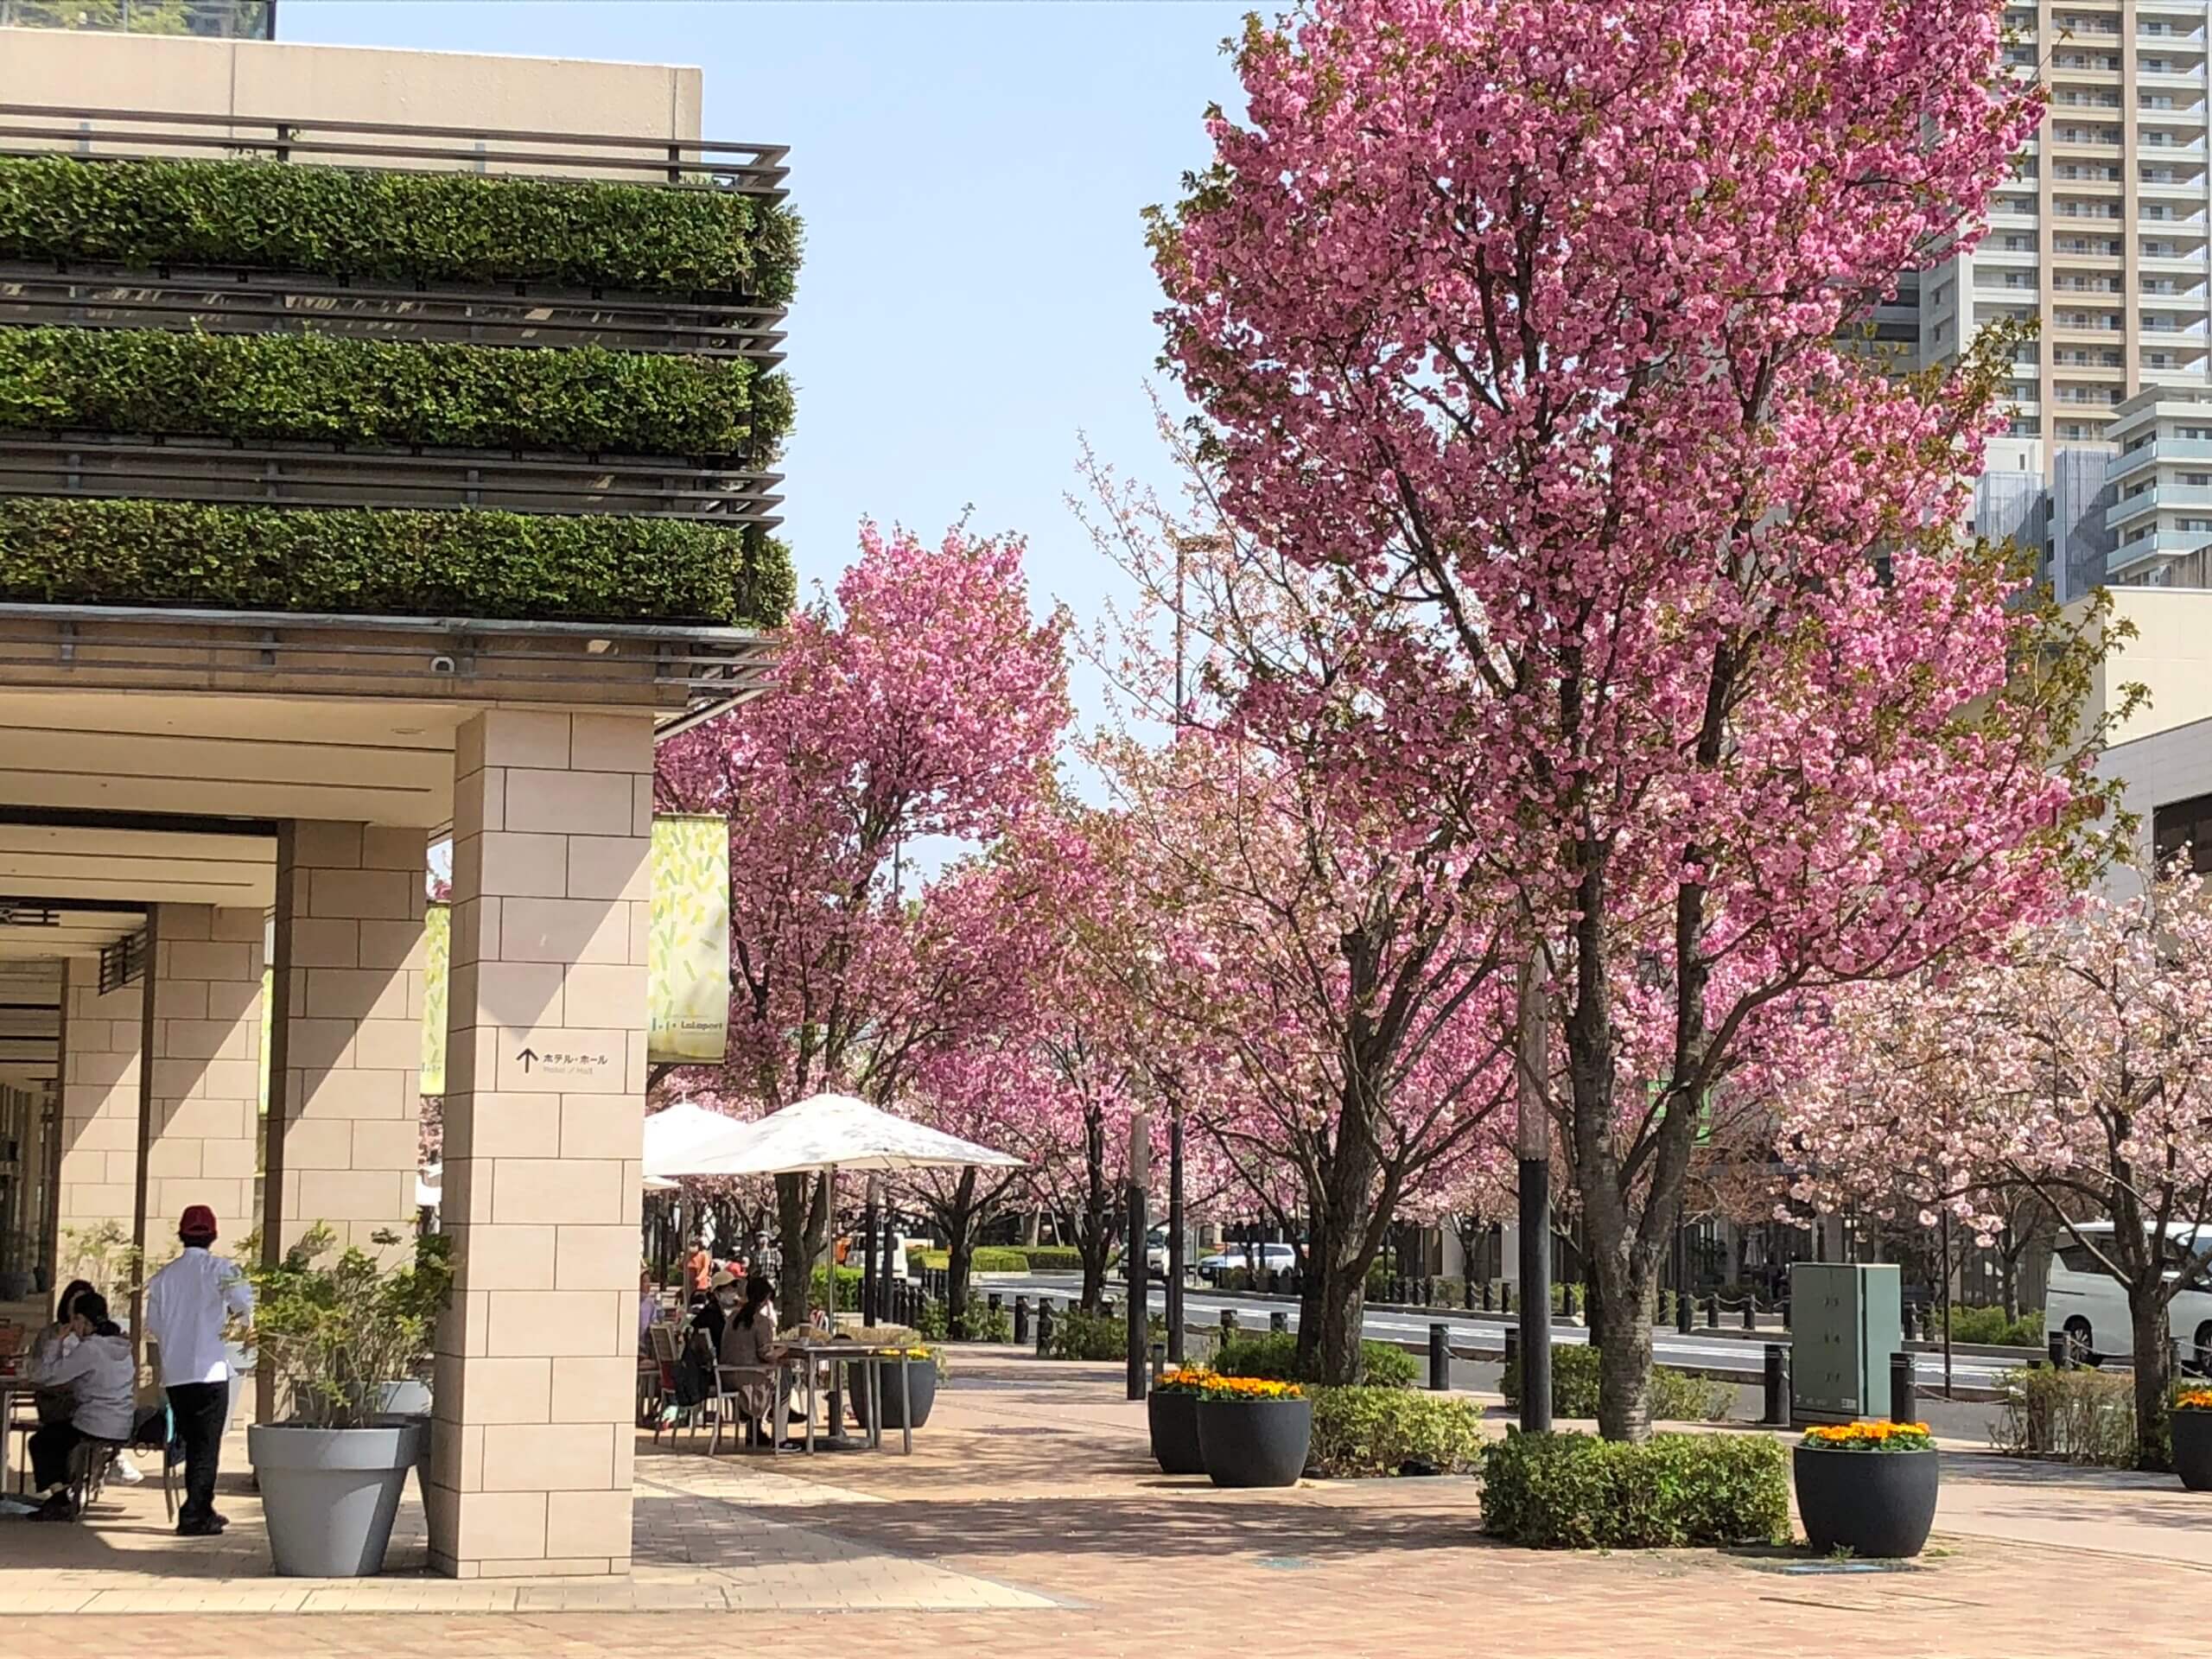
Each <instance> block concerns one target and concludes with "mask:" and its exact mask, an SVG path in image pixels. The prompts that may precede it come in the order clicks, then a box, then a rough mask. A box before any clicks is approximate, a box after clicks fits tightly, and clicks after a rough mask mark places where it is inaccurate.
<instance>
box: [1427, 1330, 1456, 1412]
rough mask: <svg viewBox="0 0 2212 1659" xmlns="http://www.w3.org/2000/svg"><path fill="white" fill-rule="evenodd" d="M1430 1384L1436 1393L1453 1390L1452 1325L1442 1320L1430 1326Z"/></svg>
mask: <svg viewBox="0 0 2212 1659" xmlns="http://www.w3.org/2000/svg"><path fill="white" fill-rule="evenodd" d="M1428 1386H1429V1389H1430V1390H1431V1391H1432V1392H1433V1393H1436V1394H1449V1393H1450V1392H1451V1391H1452V1327H1451V1326H1449V1325H1446V1324H1444V1323H1442V1322H1441V1321H1438V1322H1436V1323H1434V1324H1432V1325H1430V1326H1429V1327H1428Z"/></svg>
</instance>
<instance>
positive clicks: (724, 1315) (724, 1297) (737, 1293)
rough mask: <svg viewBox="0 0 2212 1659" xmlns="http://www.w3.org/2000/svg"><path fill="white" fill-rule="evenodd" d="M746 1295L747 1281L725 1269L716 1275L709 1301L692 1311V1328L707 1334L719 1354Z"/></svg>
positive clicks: (709, 1341) (708, 1297) (708, 1296)
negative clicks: (726, 1333)
mask: <svg viewBox="0 0 2212 1659" xmlns="http://www.w3.org/2000/svg"><path fill="white" fill-rule="evenodd" d="M744 1294H745V1281H743V1280H741V1279H740V1278H738V1277H737V1275H736V1274H733V1273H731V1272H730V1271H729V1270H728V1268H724V1269H722V1271H721V1272H720V1273H718V1274H715V1278H714V1286H713V1288H712V1289H711V1290H710V1291H709V1294H708V1295H707V1299H706V1300H704V1301H702V1302H701V1303H700V1304H699V1305H698V1306H696V1308H694V1309H693V1310H692V1313H691V1325H692V1328H693V1329H695V1330H696V1331H700V1332H703V1333H705V1336H706V1338H707V1341H708V1343H709V1344H710V1345H711V1346H712V1348H713V1349H714V1351H715V1352H717V1353H719V1352H720V1351H721V1345H722V1332H725V1331H727V1330H728V1329H729V1319H730V1315H731V1314H733V1313H736V1312H737V1306H738V1303H739V1301H740V1300H741V1299H742V1298H743V1296H744Z"/></svg>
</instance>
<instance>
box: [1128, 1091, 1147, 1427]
mask: <svg viewBox="0 0 2212 1659" xmlns="http://www.w3.org/2000/svg"><path fill="white" fill-rule="evenodd" d="M1151 1154H1152V1115H1151V1114H1150V1113H1148V1112H1133V1113H1131V1114H1130V1115H1129V1191H1128V1205H1129V1216H1128V1243H1127V1244H1126V1245H1125V1246H1124V1247H1123V1248H1122V1266H1123V1267H1124V1268H1127V1269H1128V1281H1129V1348H1128V1358H1129V1398H1130V1399H1132V1400H1141V1399H1143V1398H1144V1396H1145V1369H1144V1368H1145V1359H1146V1357H1147V1356H1146V1354H1145V1336H1146V1334H1147V1323H1146V1318H1145V1316H1146V1314H1147V1312H1149V1309H1150V1304H1151V1300H1152V1283H1151V1281H1152V1266H1151V1262H1149V1260H1148V1259H1147V1253H1146V1250H1145V1248H1144V1234H1145V1217H1144V1198H1145V1188H1146V1187H1147V1185H1149V1184H1150V1182H1151V1179H1152V1155H1151Z"/></svg>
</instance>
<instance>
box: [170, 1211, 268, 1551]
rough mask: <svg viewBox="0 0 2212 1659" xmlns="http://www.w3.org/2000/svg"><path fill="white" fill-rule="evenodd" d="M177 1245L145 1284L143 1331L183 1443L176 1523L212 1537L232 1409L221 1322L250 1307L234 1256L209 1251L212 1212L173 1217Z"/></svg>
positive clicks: (189, 1532)
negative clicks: (178, 1251)
mask: <svg viewBox="0 0 2212 1659" xmlns="http://www.w3.org/2000/svg"><path fill="white" fill-rule="evenodd" d="M176 1231H177V1238H178V1240H179V1241H180V1242H181V1243H182V1244H183V1246H184V1252H183V1254H182V1255H179V1256H178V1257H177V1259H176V1260H175V1261H174V1262H170V1263H169V1264H168V1266H167V1267H166V1268H162V1270H161V1271H160V1272H159V1273H157V1274H155V1275H154V1276H153V1278H152V1280H150V1281H149V1282H148V1284H147V1286H146V1331H147V1334H148V1335H149V1336H151V1337H152V1338H154V1340H155V1341H156V1342H158V1343H159V1344H161V1345H162V1387H163V1388H164V1389H167V1390H168V1397H169V1415H170V1417H171V1418H172V1419H173V1420H174V1421H175V1425H176V1429H175V1433H176V1438H177V1439H178V1440H181V1441H182V1442H183V1443H184V1503H183V1504H182V1506H181V1507H180V1508H179V1509H178V1510H177V1516H176V1529H177V1531H178V1532H179V1533H181V1534H182V1535H184V1536H186V1537H188V1538H207V1537H212V1536H213V1535H215V1534H216V1533H219V1532H220V1531H222V1529H223V1528H224V1527H225V1525H226V1524H227V1523H226V1522H225V1520H224V1518H223V1516H220V1515H219V1514H218V1513H216V1510H215V1471H216V1467H217V1464H218V1462H219V1459H220V1458H221V1457H222V1453H223V1429H224V1427H225V1425H226V1423H227V1422H228V1421H229V1419H230V1414H231V1359H230V1351H229V1349H228V1348H226V1346H225V1345H224V1342H223V1330H224V1326H225V1325H226V1323H227V1322H228V1321H229V1320H231V1319H245V1318H248V1317H249V1316H250V1315H251V1313H252V1312H253V1292H252V1290H251V1288H250V1287H248V1286H247V1284H246V1282H245V1275H244V1274H241V1273H240V1272H239V1271H238V1265H237V1263H235V1262H232V1261H230V1260H228V1259H227V1258H226V1257H224V1256H219V1255H215V1254H214V1252H213V1248H212V1247H213V1244H214V1243H215V1215H214V1212H213V1211H212V1210H210V1209H208V1207H207V1205H204V1204H195V1205H192V1206H190V1207H189V1208H188V1209H187V1210H186V1211H185V1212H184V1218H183V1219H182V1220H181V1221H180V1222H178V1223H177V1229H176Z"/></svg>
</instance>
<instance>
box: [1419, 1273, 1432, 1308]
mask: <svg viewBox="0 0 2212 1659" xmlns="http://www.w3.org/2000/svg"><path fill="white" fill-rule="evenodd" d="M1421 1306H1423V1307H1434V1306H1436V1281H1435V1280H1433V1279H1429V1278H1424V1279H1423V1280H1422V1281H1421Z"/></svg>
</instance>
